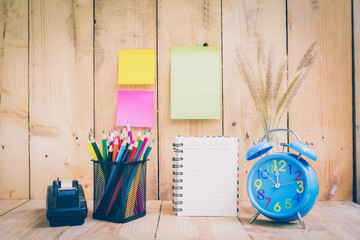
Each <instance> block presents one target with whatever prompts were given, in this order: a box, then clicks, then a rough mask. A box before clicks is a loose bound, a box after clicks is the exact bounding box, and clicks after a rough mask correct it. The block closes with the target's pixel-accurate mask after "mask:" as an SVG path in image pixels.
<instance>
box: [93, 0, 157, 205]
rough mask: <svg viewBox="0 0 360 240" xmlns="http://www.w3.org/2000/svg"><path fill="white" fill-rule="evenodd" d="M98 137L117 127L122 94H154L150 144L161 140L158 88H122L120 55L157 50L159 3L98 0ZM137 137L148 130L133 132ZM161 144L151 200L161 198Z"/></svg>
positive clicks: (150, 182)
mask: <svg viewBox="0 0 360 240" xmlns="http://www.w3.org/2000/svg"><path fill="white" fill-rule="evenodd" d="M95 20H96V24H95V130H96V132H95V135H96V138H97V141H98V142H99V141H100V140H101V133H102V131H103V130H105V131H109V130H111V129H113V128H114V126H115V123H116V106H117V91H118V90H135V91H140V90H141V91H154V98H155V99H154V126H153V128H152V130H151V135H150V138H149V141H151V140H152V139H153V138H156V137H157V111H156V110H157V101H156V100H157V94H156V84H149V85H118V83H117V81H118V78H117V77H118V56H119V55H118V54H119V53H118V51H119V50H121V49H155V48H156V1H155V0H146V1H126V0H122V1H118V0H105V1H97V0H95ZM131 130H132V132H133V134H137V132H138V131H139V130H141V131H142V132H144V131H145V130H147V129H145V128H133V127H132V128H131ZM157 142H158V140H156V141H155V144H154V147H153V150H152V151H151V153H150V156H149V159H150V161H149V162H148V164H147V185H146V189H147V190H146V196H147V199H157V198H158V193H157V192H158V179H157V176H158V174H157V171H158V166H157V164H158V163H157Z"/></svg>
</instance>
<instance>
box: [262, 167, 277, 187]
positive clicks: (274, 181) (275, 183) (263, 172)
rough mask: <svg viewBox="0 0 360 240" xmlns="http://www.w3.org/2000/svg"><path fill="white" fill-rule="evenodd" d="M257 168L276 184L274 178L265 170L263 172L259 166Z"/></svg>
mask: <svg viewBox="0 0 360 240" xmlns="http://www.w3.org/2000/svg"><path fill="white" fill-rule="evenodd" d="M259 170H260V171H262V172H263V173H264V174H265V176H267V177H268V178H269V179H270V180H271V181H272V182H273V183H275V185H276V182H275V181H274V179H272V178H271V177H270V176H269V175H268V174H267V173H266V172H264V171H263V170H261V168H259Z"/></svg>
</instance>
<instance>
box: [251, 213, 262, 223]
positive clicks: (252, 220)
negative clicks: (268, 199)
mask: <svg viewBox="0 0 360 240" xmlns="http://www.w3.org/2000/svg"><path fill="white" fill-rule="evenodd" d="M259 215H260V212H259V211H257V212H256V213H255V215H254V216H253V217H252V219H251V220H250V224H252V223H253V222H254V221H255V220H256V219H257V217H258V216H259Z"/></svg>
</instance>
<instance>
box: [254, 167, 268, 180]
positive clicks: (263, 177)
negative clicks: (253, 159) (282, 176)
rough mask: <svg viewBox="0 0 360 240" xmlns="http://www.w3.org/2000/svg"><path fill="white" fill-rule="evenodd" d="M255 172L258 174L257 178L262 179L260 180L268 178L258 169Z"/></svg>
mask: <svg viewBox="0 0 360 240" xmlns="http://www.w3.org/2000/svg"><path fill="white" fill-rule="evenodd" d="M256 172H257V173H258V178H259V179H260V178H262V179H267V178H268V177H267V176H266V175H264V173H263V172H261V171H260V169H258V170H257V171H256Z"/></svg>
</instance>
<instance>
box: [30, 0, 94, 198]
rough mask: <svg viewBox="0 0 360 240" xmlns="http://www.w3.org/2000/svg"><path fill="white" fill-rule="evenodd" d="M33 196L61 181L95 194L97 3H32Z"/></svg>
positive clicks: (42, 194)
mask: <svg viewBox="0 0 360 240" xmlns="http://www.w3.org/2000/svg"><path fill="white" fill-rule="evenodd" d="M29 6H30V17H29V22H30V25H29V27H30V28H29V35H30V49H29V54H30V56H29V61H30V62H29V64H30V69H29V71H30V79H29V82H30V83H29V84H30V103H29V105H30V113H29V115H30V135H31V136H30V158H31V181H30V182H31V198H41V199H44V198H45V196H46V187H47V186H48V185H51V184H52V181H53V180H55V179H56V177H67V178H72V179H77V180H79V182H80V183H81V184H82V186H83V187H84V190H85V195H86V196H92V164H91V162H90V161H89V159H90V154H89V152H88V149H87V148H86V145H85V141H84V133H85V132H86V131H88V130H89V129H90V128H93V102H92V100H93V70H92V69H93V67H92V65H93V57H92V54H93V52H92V47H93V40H92V35H93V31H92V27H93V22H92V9H93V8H92V7H93V5H92V1H90V0H67V1H62V0H58V1H40V0H30V2H29Z"/></svg>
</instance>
